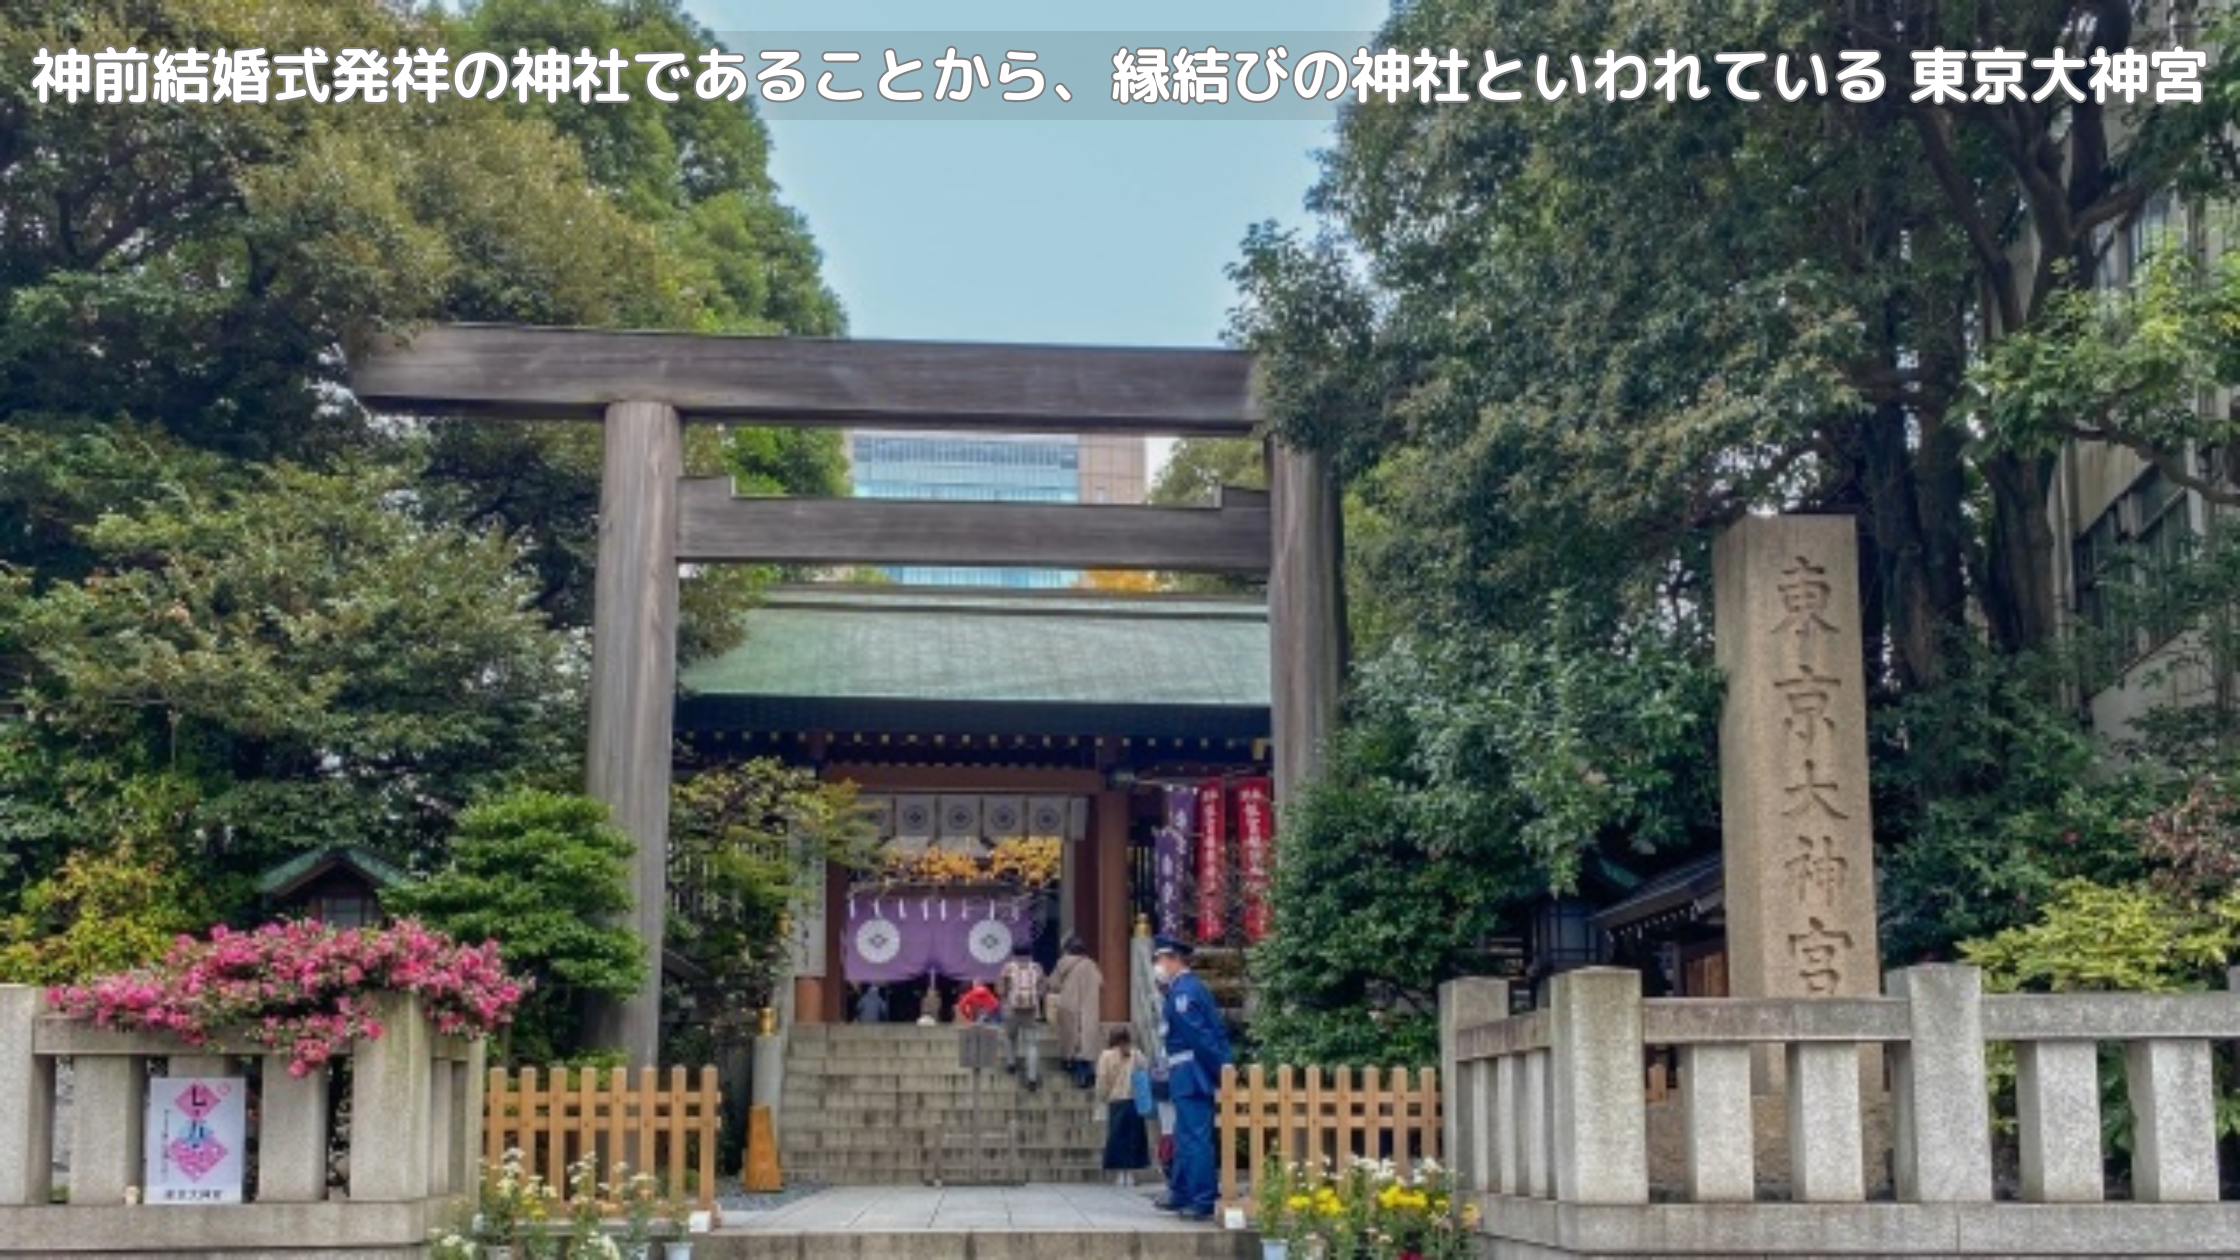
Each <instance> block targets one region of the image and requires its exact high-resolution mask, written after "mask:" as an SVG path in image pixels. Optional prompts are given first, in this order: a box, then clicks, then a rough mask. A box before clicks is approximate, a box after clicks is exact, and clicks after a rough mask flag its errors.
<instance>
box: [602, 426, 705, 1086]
mask: <svg viewBox="0 0 2240 1260" xmlns="http://www.w3.org/2000/svg"><path fill="white" fill-rule="evenodd" d="M604 461H605V462H604V467H603V468H602V470H601V474H600V479H599V555H598V567H597V568H596V569H595V570H594V571H593V572H594V583H595V584H594V586H593V592H594V595H593V611H592V621H591V733H590V740H589V747H588V749H587V756H586V761H587V763H588V771H587V776H586V777H587V779H588V783H587V785H586V787H587V790H588V791H589V792H590V794H591V795H592V796H594V797H597V798H598V799H599V800H601V801H604V802H606V804H607V808H608V809H609V810H610V811H612V813H613V815H614V821H615V823H616V825H617V826H620V827H621V828H622V829H623V830H624V831H626V832H628V833H629V835H630V838H631V839H632V840H633V841H635V842H636V843H637V854H636V856H635V857H633V858H632V859H631V864H630V894H631V901H632V905H631V911H630V914H631V918H630V923H631V926H632V927H633V928H635V929H636V931H637V934H638V943H639V947H640V950H641V952H642V954H643V956H644V960H645V966H646V976H645V981H644V983H642V984H640V985H639V987H638V992H637V994H636V995H635V996H632V997H630V998H627V999H624V1000H620V1001H604V1002H601V1003H600V1004H599V1006H598V1009H597V1012H596V1018H595V1020H594V1023H593V1034H592V1044H594V1045H597V1046H601V1047H604V1048H607V1049H613V1050H621V1051H623V1052H625V1053H626V1054H627V1055H628V1056H629V1057H628V1059H627V1061H628V1062H630V1063H637V1064H647V1063H654V1062H657V1061H658V1060H657V1053H658V1050H659V1045H660V1038H661V945H662V935H663V930H664V926H665V922H664V921H665V918H666V912H667V910H668V901H669V890H668V854H669V773H670V760H669V759H670V748H671V742H672V739H673V734H672V723H673V722H674V721H675V715H676V676H677V484H678V478H680V477H681V476H682V475H683V473H684V427H683V423H682V421H681V420H680V418H679V417H678V415H677V409H676V408H674V407H671V406H668V405H666V404H664V403H651V402H621V403H615V404H613V405H611V406H609V407H608V408H607V422H606V451H605V457H604Z"/></svg>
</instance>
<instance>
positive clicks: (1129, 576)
mask: <svg viewBox="0 0 2240 1260" xmlns="http://www.w3.org/2000/svg"><path fill="white" fill-rule="evenodd" d="M1074 585H1075V586H1076V587H1077V588H1079V589H1081V590H1084V591H1119V592H1128V593H1134V594H1143V593H1146V592H1149V591H1156V590H1158V589H1159V575H1158V574H1155V573H1146V572H1144V571H1143V570H1141V569H1090V570H1088V571H1087V572H1085V573H1083V574H1082V575H1081V577H1080V578H1079V579H1078V580H1076V581H1075V582H1074Z"/></svg>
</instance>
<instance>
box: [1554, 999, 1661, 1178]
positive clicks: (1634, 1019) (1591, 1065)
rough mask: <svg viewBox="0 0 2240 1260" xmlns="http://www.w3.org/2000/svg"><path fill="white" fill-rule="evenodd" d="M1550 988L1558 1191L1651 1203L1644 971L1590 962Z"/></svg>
mask: <svg viewBox="0 0 2240 1260" xmlns="http://www.w3.org/2000/svg"><path fill="white" fill-rule="evenodd" d="M1550 989H1551V997H1550V1001H1549V1006H1550V1010H1549V1017H1550V1019H1551V1021H1552V1022H1551V1024H1550V1031H1549V1038H1548V1041H1549V1055H1548V1074H1549V1076H1550V1077H1551V1078H1552V1079H1551V1080H1550V1082H1549V1087H1550V1092H1551V1093H1553V1095H1554V1098H1555V1107H1554V1112H1555V1151H1554V1155H1555V1183H1556V1184H1555V1191H1556V1199H1557V1201H1558V1202H1562V1203H1597V1204H1627V1203H1647V1202H1648V1201H1649V1147H1648V1118H1647V1116H1646V1114H1645V1112H1644V1102H1643V1099H1642V1067H1641V1062H1642V1060H1641V973H1640V972H1638V971H1633V970H1630V969H1626V968H1620V967H1587V968H1583V969H1581V970H1578V971H1567V972H1564V973H1563V974H1561V975H1559V976H1557V977H1556V978H1555V981H1554V983H1553V984H1552V985H1551V986H1550Z"/></svg>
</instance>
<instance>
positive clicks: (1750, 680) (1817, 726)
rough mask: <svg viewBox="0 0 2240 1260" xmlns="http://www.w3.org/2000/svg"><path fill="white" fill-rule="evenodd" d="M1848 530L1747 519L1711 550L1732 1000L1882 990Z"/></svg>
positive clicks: (1812, 519)
mask: <svg viewBox="0 0 2240 1260" xmlns="http://www.w3.org/2000/svg"><path fill="white" fill-rule="evenodd" d="M1856 528H1857V527H1856V525H1855V524H1854V523H1853V521H1852V520H1851V519H1850V518H1849V517H1843V516H1770V517H1751V518H1748V519H1746V520H1744V521H1742V522H1741V523H1740V524H1737V525H1735V526H1734V527H1733V528H1731V529H1729V530H1728V531H1727V532H1726V533H1725V534H1724V535H1723V536H1721V537H1720V539H1719V542H1718V545H1717V548H1716V550H1715V551H1714V553H1713V557H1712V574H1713V585H1714V591H1713V599H1714V607H1713V611H1714V614H1715V630H1714V632H1715V637H1716V642H1717V645H1718V660H1719V665H1720V668H1721V669H1722V670H1723V671H1724V673H1725V674H1726V678H1727V695H1726V703H1725V707H1724V709H1723V710H1722V711H1721V714H1720V719H1719V790H1720V812H1721V819H1722V824H1721V825H1722V829H1723V832H1724V837H1723V839H1724V843H1725V852H1726V862H1725V866H1726V904H1727V971H1728V976H1729V980H1730V984H1731V986H1732V989H1733V992H1734V995H1735V996H1736V997H1833V996H1872V995H1875V994H1877V993H1879V992H1881V987H1882V968H1881V961H1880V959H1879V957H1878V956H1877V950H1876V947H1875V890H1874V847H1873V829H1872V819H1871V816H1870V814H1869V811H1868V797H1867V714H1866V690H1867V689H1866V686H1865V681H1866V680H1865V679H1864V678H1863V677H1861V673H1862V671H1863V669H1864V665H1863V663H1862V658H1861V652H1860V641H1859V589H1858V586H1859V584H1858V542H1857V537H1856V532H1855V531H1856Z"/></svg>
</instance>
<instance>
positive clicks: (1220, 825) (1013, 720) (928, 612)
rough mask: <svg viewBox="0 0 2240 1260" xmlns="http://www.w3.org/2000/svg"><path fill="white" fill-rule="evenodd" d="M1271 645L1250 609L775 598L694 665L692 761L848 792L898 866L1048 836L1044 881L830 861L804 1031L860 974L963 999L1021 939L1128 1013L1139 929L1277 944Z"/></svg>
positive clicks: (834, 1009) (807, 945)
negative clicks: (930, 876)
mask: <svg viewBox="0 0 2240 1260" xmlns="http://www.w3.org/2000/svg"><path fill="white" fill-rule="evenodd" d="M1269 643H1270V636H1269V628H1268V611H1267V607H1266V605H1265V603H1264V602H1263V601H1261V600H1260V599H1259V598H1257V597H1245V596H1208V595H1179V594H1156V595H1142V594H1132V593H1131V594H1114V593H1105V592H1093V591H1080V590H1059V591H1030V590H1000V589H978V590H973V589H954V588H951V589H943V588H928V587H904V586H837V585H811V586H791V587H782V588H779V589H777V590H775V591H773V592H771V593H770V594H769V595H768V596H767V597H766V598H765V599H764V601H763V602H762V603H761V604H760V605H758V606H757V607H756V608H755V609H753V610H752V611H751V612H749V613H748V614H747V617H746V623H745V638H744V639H743V641H742V643H741V644H740V646H738V647H736V648H734V649H732V650H731V651H730V652H728V653H726V654H724V655H722V656H719V657H715V658H712V659H709V660H705V661H702V662H700V663H698V664H697V665H695V666H692V667H689V668H687V669H686V670H684V671H683V672H682V675H681V677H680V680H679V683H680V693H679V697H678V701H677V709H676V714H677V716H676V729H677V735H678V739H679V741H680V742H681V743H683V744H684V745H686V746H687V748H688V751H689V752H690V754H691V755H692V756H693V757H694V758H695V759H697V760H706V761H724V760H737V759H745V758H748V757H756V756H768V757H775V758H777V759H780V760H782V761H785V762H787V763H789V764H793V765H798V766H803V767H808V768H811V769H814V770H815V771H816V773H817V774H818V776H819V777H820V778H822V779H824V780H827V781H833V782H838V781H846V782H852V783H854V784H855V785H856V786H857V787H858V789H859V790H860V792H861V793H862V799H863V800H864V802H865V803H866V804H867V805H868V806H869V807H870V812H871V815H872V817H873V818H874V819H875V820H876V826H877V828H878V831H879V835H880V839H881V841H882V846H883V848H884V850H885V851H886V852H887V853H888V854H889V855H890V856H893V857H894V858H895V859H896V860H898V861H902V862H909V861H911V860H913V859H917V858H920V857H922V855H924V854H926V853H929V852H938V853H944V854H957V855H964V856H967V857H972V858H975V859H977V860H979V861H980V862H981V863H982V864H983V865H985V864H986V863H987V862H988V861H989V860H990V859H991V858H993V859H995V860H996V861H997V863H998V865H999V866H1000V864H1001V861H1002V855H1003V854H1006V853H1016V852H1021V851H1033V849H1034V848H1035V847H1036V843H1035V842H1039V844H1040V847H1041V852H1042V853H1043V854H1044V855H1046V856H1047V855H1049V854H1050V852H1051V850H1055V862H1054V863H1053V864H1052V869H1051V874H1052V875H1054V879H1051V880H1050V882H1049V883H1047V884H1046V885H1045V886H1043V887H1041V888H1039V889H1036V888H1032V887H1023V886H1021V885H1019V884H1006V883H1004V882H1000V881H996V880H992V879H991V880H974V879H971V878H970V877H967V878H966V879H965V881H964V882H962V883H958V882H953V881H952V882H948V883H931V882H926V881H920V880H914V879H910V878H907V877H905V878H900V879H897V878H888V879H885V880H877V879H871V878H864V877H857V876H855V875H853V874H852V873H851V872H849V871H847V870H844V869H841V868H839V867H837V866H833V867H830V868H829V869H828V871H827V877H826V881H825V896H824V898H823V901H822V904H821V907H820V910H821V913H820V914H818V915H815V916H813V917H812V918H811V919H810V921H808V922H806V923H804V924H802V925H800V931H799V944H798V959H797V966H796V970H795V980H794V988H793V991H792V994H791V997H792V1006H793V1011H792V1020H793V1021H794V1022H796V1023H800V1024H815V1023H837V1022H844V1021H845V1020H847V1019H848V1018H850V1012H851V1010H852V1007H851V1006H850V1001H851V995H852V994H854V993H856V992H858V991H860V988H861V986H863V985H865V984H880V985H882V986H883V987H884V989H885V991H886V993H888V994H889V995H890V1002H891V1005H892V1008H893V1010H894V1015H893V1018H895V1019H898V1020H903V1019H908V1018H910V1017H914V1016H915V1015H916V1014H917V1012H918V1009H919V1008H918V999H919V997H920V996H921V995H922V993H923V990H924V987H925V983H926V978H927V976H928V975H929V974H931V975H932V976H934V977H936V978H937V982H938V983H939V984H940V985H941V986H942V988H943V989H944V991H945V992H953V986H954V985H956V984H958V983H960V982H966V981H969V980H971V979H985V978H991V977H993V976H994V974H995V972H996V970H997V969H998V968H999V967H1000V965H1001V963H1002V962H1003V961H1004V960H1005V959H1006V958H1007V957H1008V956H1009V954H1010V952H1011V945H1012V943H1013V941H1014V940H1016V939H1017V938H1018V937H1019V936H1022V935H1023V936H1025V937H1026V938H1027V939H1028V940H1029V941H1030V942H1031V943H1032V945H1033V948H1034V952H1035V954H1036V956H1037V957H1038V958H1039V959H1040V960H1041V961H1042V962H1043V963H1044V965H1045V966H1048V965H1051V964H1053V963H1054V962H1055V961H1056V958H1057V952H1058V948H1059V943H1060V941H1062V940H1063V939H1064V937H1066V936H1068V935H1078V936H1079V937H1080V938H1081V939H1082V940H1083V942H1084V943H1085V944H1086V945H1087V946H1088V948H1089V951H1090V954H1091V956H1092V957H1094V958H1095V959H1096V961H1097V962H1098V964H1099V965H1100V968H1101V969H1102V970H1103V972H1104V974H1105V976H1106V977H1107V983H1106V985H1105V987H1104V997H1103V1004H1104V1007H1103V1017H1104V1018H1105V1019H1106V1020H1108V1021H1112V1022H1120V1021H1125V1020H1126V1019H1128V1017H1129V1011H1128V1001H1129V994H1128V986H1127V983H1126V980H1125V978H1126V977H1127V976H1128V975H1129V960H1130V954H1129V949H1130V946H1129V938H1130V935H1131V933H1132V932H1133V931H1134V929H1135V927H1136V925H1137V922H1138V920H1139V917H1140V918H1142V919H1144V920H1145V921H1147V922H1148V923H1150V924H1151V925H1153V926H1155V927H1156V928H1157V929H1158V930H1161V931H1182V932H1187V933H1189V934H1190V935H1192V936H1193V937H1195V938H1196V939H1199V940H1201V941H1204V942H1206V943H1209V944H1242V943H1244V941H1245V940H1246V939H1248V938H1249V937H1256V936H1257V935H1258V934H1259V933H1261V932H1263V931H1264V930H1265V927H1266V906H1265V900H1264V897H1262V896H1261V895H1260V893H1261V892H1262V891H1263V890H1264V888H1265V883H1264V881H1265V878H1266V875H1267V872H1268V867H1269V861H1268V859H1269V858H1270V857H1271V856H1272V853H1273V844H1274V836H1273V828H1274V823H1273V810H1272V808H1270V781H1269V775H1270V772H1271V765H1270V730H1271V725H1270V723H1271V719H1270V696H1269V693H1270V687H1271V673H1270V654H1269ZM1021 842H1028V843H1026V844H1025V845H1024V846H1022V843H1021ZM1162 859H1164V861H1162ZM1201 898H1209V899H1208V900H1203V901H1201ZM1217 906H1218V907H1220V909H1219V910H1216V909H1215V907H1217ZM1201 911H1203V913H1201Z"/></svg>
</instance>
